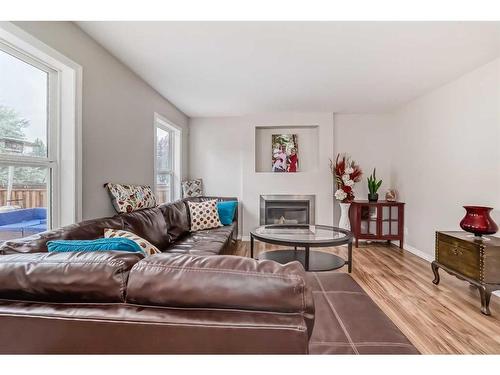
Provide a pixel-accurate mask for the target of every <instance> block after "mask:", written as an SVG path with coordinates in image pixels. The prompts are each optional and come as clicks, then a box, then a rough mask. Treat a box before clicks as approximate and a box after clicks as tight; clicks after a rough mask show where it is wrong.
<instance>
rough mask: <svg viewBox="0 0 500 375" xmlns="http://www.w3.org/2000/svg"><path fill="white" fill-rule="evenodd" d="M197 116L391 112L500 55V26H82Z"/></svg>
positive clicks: (110, 23) (152, 23)
mask: <svg viewBox="0 0 500 375" xmlns="http://www.w3.org/2000/svg"><path fill="white" fill-rule="evenodd" d="M78 25H79V26H80V27H81V28H82V29H83V30H84V31H85V32H87V33H88V34H89V35H90V36H92V37H93V38H94V39H95V40H97V41H98V42H99V43H100V44H101V45H103V46H104V47H105V48H106V49H107V50H109V51H110V52H111V53H112V54H113V55H115V56H116V57H117V58H118V59H119V60H121V61H122V62H123V63H125V64H126V65H128V66H129V67H130V68H131V69H132V70H133V71H134V72H136V73H137V74H138V75H139V76H140V77H142V78H143V79H144V80H145V81H146V82H148V83H149V84H150V85H151V86H152V87H154V88H155V89H156V90H157V91H158V92H159V93H161V94H162V95H163V96H164V97H166V98H167V99H169V100H170V101H171V102H172V103H173V104H174V105H176V106H177V107H178V108H179V109H180V110H182V111H183V112H184V113H185V114H187V115H188V116H190V117H200V116H232V115H243V114H252V113H263V112H315V111H321V112H323V111H325V112H340V113H378V112H384V111H389V110H391V109H393V108H395V107H397V106H398V105H401V104H403V103H405V102H408V101H410V100H412V99H414V98H416V97H418V96H420V95H422V94H424V93H426V92H428V91H430V90H432V89H434V88H436V87H439V86H440V85H443V84H444V83H447V82H449V81H451V80H453V79H455V78H457V77H459V76H460V75H462V74H464V73H466V72H468V71H471V70H473V69H474V68H476V67H479V66H481V65H483V64H485V63H487V62H489V61H491V60H493V59H495V58H496V57H498V56H499V55H500V22H166V21H165V22H162V21H158V22H108V21H103V22H78Z"/></svg>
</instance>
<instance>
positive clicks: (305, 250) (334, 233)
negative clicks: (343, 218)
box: [250, 224, 353, 272]
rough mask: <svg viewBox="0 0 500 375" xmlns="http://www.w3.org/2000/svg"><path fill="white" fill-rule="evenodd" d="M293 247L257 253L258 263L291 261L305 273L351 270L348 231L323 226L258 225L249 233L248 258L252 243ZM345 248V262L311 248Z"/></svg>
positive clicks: (350, 237)
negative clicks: (297, 262)
mask: <svg viewBox="0 0 500 375" xmlns="http://www.w3.org/2000/svg"><path fill="white" fill-rule="evenodd" d="M255 240H258V241H261V242H265V243H269V244H274V245H281V246H288V247H289V246H293V249H283V250H270V251H264V252H261V253H260V254H259V256H258V259H270V260H274V261H276V262H278V263H282V264H284V263H288V262H292V261H294V260H297V261H299V262H300V263H302V265H303V266H304V268H305V270H306V271H331V270H335V269H337V268H341V267H343V266H344V265H347V270H348V272H351V270H352V240H353V235H352V233H351V232H350V231H348V230H345V229H341V228H336V227H330V226H326V225H308V224H291V225H290V224H272V225H262V226H260V227H258V228H257V229H255V230H253V231H251V232H250V256H251V257H252V258H253V257H254V241H255ZM339 245H347V249H348V251H347V254H348V255H347V260H345V259H343V258H341V257H339V256H338V255H335V254H331V253H327V252H324V251H314V250H311V247H330V246H339Z"/></svg>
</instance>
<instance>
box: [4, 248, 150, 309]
mask: <svg viewBox="0 0 500 375" xmlns="http://www.w3.org/2000/svg"><path fill="white" fill-rule="evenodd" d="M143 257H144V256H143V255H142V254H140V253H127V252H120V251H109V252H92V253H87V252H73V253H37V254H11V255H4V256H0V298H2V299H16V300H29V301H44V302H124V301H125V293H126V286H127V279H128V273H129V271H130V269H131V268H132V266H133V265H134V264H135V263H137V262H138V261H140V260H141V259H143Z"/></svg>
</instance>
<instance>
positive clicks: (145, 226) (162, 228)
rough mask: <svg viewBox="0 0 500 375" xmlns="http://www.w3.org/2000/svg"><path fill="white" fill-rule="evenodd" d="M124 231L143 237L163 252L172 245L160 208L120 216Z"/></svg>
mask: <svg viewBox="0 0 500 375" xmlns="http://www.w3.org/2000/svg"><path fill="white" fill-rule="evenodd" d="M120 216H121V217H122V219H123V229H124V230H126V231H129V232H132V233H134V234H136V235H137V236H139V237H142V238H144V239H146V240H148V241H149V242H151V243H152V244H153V245H154V246H156V247H157V248H158V249H160V250H161V251H163V250H165V249H166V248H167V247H168V245H169V244H170V238H169V236H168V227H167V223H166V222H165V219H164V217H163V214H162V212H161V210H160V209H159V208H158V207H155V208H148V209H144V210H139V211H134V212H130V213H126V214H121V215H120Z"/></svg>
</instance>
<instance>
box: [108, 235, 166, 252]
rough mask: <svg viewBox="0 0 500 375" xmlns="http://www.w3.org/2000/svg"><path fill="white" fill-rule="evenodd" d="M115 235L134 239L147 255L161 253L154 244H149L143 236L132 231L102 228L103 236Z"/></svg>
mask: <svg viewBox="0 0 500 375" xmlns="http://www.w3.org/2000/svg"><path fill="white" fill-rule="evenodd" d="M116 237H123V238H128V239H129V240H132V241H134V242H135V243H136V244H138V245H139V246H140V247H141V249H142V251H144V252H145V253H146V254H147V255H153V254H160V253H161V251H160V250H158V248H157V247H156V246H155V245H153V244H151V243H150V242H149V241H146V240H145V239H144V238H142V237H139V236H138V235H136V234H134V233H132V232H128V231H126V230H120V229H104V238H116Z"/></svg>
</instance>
